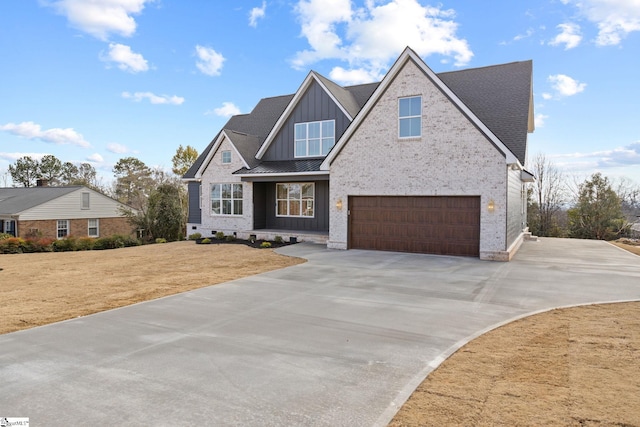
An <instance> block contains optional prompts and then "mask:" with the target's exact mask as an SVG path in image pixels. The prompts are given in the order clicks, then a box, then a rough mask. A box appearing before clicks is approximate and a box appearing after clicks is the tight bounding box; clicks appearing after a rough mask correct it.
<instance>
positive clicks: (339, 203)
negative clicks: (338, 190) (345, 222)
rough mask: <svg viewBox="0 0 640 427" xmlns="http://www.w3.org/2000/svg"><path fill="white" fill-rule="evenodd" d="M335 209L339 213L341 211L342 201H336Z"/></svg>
mask: <svg viewBox="0 0 640 427" xmlns="http://www.w3.org/2000/svg"><path fill="white" fill-rule="evenodd" d="M336 209H338V210H339V211H341V210H342V199H338V201H337V202H336Z"/></svg>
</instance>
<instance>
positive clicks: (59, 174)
mask: <svg viewBox="0 0 640 427" xmlns="http://www.w3.org/2000/svg"><path fill="white" fill-rule="evenodd" d="M197 157H198V152H197V150H196V149H195V148H193V147H191V146H186V147H183V146H182V145H180V146H179V147H178V149H177V150H176V153H175V155H174V156H173V158H172V159H171V162H172V169H171V171H170V172H168V171H165V170H163V169H161V168H152V167H149V166H147V165H146V164H145V163H144V162H143V161H142V160H140V159H138V158H135V157H125V158H122V159H120V160H118V161H117V162H116V164H115V165H114V166H113V168H112V172H113V176H114V180H113V181H112V182H110V183H108V184H105V183H103V182H102V180H101V179H100V178H98V176H97V172H96V169H95V168H94V167H93V165H91V164H90V163H80V164H73V163H71V162H62V161H61V160H59V159H58V158H56V157H55V156H53V155H46V156H44V157H42V158H41V159H40V160H37V159H34V158H32V157H30V156H23V157H21V158H19V159H17V160H16V161H15V163H14V164H11V165H9V170H8V172H9V174H10V176H11V179H12V181H13V185H14V186H20V187H34V186H36V185H37V181H38V180H46V181H47V182H48V185H49V186H68V185H84V186H87V187H89V188H92V189H94V190H96V191H99V192H101V193H103V194H105V195H107V196H109V197H112V198H113V199H115V200H117V201H119V202H121V203H122V204H124V205H126V206H127V208H125V209H124V210H123V214H124V215H126V216H127V217H128V218H129V222H130V223H131V225H132V226H133V227H134V228H135V229H137V230H142V234H143V235H144V237H145V238H146V239H148V240H153V239H156V238H164V239H167V240H169V241H171V240H178V239H180V238H182V237H183V236H184V235H185V227H186V221H187V207H188V203H187V191H186V187H185V185H184V184H183V182H182V181H181V180H180V178H181V177H182V175H184V174H185V173H186V171H187V170H188V169H189V167H191V165H192V164H193V163H194V162H195V160H196V159H197Z"/></svg>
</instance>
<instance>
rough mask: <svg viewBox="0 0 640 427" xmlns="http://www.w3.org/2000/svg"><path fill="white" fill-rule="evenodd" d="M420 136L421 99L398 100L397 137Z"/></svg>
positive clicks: (416, 97)
mask: <svg viewBox="0 0 640 427" xmlns="http://www.w3.org/2000/svg"><path fill="white" fill-rule="evenodd" d="M421 135H422V97H421V96H411V97H408V98H400V99H398V136H399V137H400V138H415V137H419V136H421Z"/></svg>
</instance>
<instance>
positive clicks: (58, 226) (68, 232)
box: [56, 219, 71, 240]
mask: <svg viewBox="0 0 640 427" xmlns="http://www.w3.org/2000/svg"><path fill="white" fill-rule="evenodd" d="M62 221H64V222H66V223H67V226H66V227H65V228H60V223H61V222H62ZM70 228H71V221H69V220H68V219H56V239H58V240H60V239H64V238H65V237H68V236H69V235H70V234H71V230H70ZM60 230H66V233H65V235H64V236H62V237H60Z"/></svg>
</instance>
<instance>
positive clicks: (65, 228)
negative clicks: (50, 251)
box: [58, 219, 69, 239]
mask: <svg viewBox="0 0 640 427" xmlns="http://www.w3.org/2000/svg"><path fill="white" fill-rule="evenodd" d="M68 235H69V220H66V219H59V220H58V239H62V238H63V237H66V236H68Z"/></svg>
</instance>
